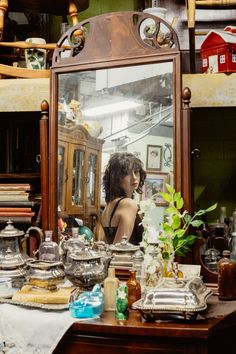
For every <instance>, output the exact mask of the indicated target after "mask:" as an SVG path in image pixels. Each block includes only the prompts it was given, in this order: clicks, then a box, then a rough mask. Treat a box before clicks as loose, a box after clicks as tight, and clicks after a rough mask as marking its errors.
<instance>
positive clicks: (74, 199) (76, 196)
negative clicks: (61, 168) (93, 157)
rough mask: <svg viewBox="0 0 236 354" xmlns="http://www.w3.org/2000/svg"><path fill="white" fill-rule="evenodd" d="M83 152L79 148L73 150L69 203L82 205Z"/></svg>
mask: <svg viewBox="0 0 236 354" xmlns="http://www.w3.org/2000/svg"><path fill="white" fill-rule="evenodd" d="M84 155H85V152H84V151H82V150H80V149H79V148H75V149H74V151H73V166H72V180H71V183H72V193H71V205H73V206H83V205H84V193H83V190H84V158H85V156H84Z"/></svg>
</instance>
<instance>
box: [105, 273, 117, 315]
mask: <svg viewBox="0 0 236 354" xmlns="http://www.w3.org/2000/svg"><path fill="white" fill-rule="evenodd" d="M103 285H104V301H105V304H104V310H105V311H115V308H116V290H117V288H118V287H119V279H118V278H116V276H115V268H109V269H108V276H107V277H106V278H105V279H104V283H103Z"/></svg>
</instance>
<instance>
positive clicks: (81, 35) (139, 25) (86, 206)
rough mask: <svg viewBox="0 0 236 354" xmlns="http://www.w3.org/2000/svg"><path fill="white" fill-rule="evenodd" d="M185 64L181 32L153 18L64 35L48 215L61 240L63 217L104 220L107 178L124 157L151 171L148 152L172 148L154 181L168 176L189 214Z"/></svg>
mask: <svg viewBox="0 0 236 354" xmlns="http://www.w3.org/2000/svg"><path fill="white" fill-rule="evenodd" d="M180 63H181V60H180V49H179V42H178V37H177V35H176V32H175V31H174V30H173V28H172V27H171V25H170V24H169V23H168V22H166V21H164V20H163V19H161V18H159V17H157V16H153V15H150V14H146V13H141V12H133V11H125V12H114V13H108V14H103V15H99V16H95V17H92V18H89V19H87V20H84V21H82V22H81V23H78V24H77V25H75V26H73V27H71V28H70V29H68V31H67V32H65V33H64V34H63V35H62V37H61V38H60V40H59V41H58V43H57V46H56V48H55V50H54V54H53V59H52V67H51V80H50V82H51V90H50V93H51V97H50V107H51V109H50V119H49V123H50V127H49V196H48V205H49V208H48V210H49V228H50V229H52V230H54V235H55V239H56V236H58V235H57V233H58V229H57V225H58V218H59V217H60V216H63V215H64V214H65V215H71V216H75V217H78V215H80V216H81V218H82V217H84V216H85V214H87V216H85V217H87V218H88V215H89V213H95V214H96V216H98V217H99V214H98V213H99V210H98V209H99V203H103V201H104V197H103V196H102V187H101V180H102V174H103V171H104V167H105V166H106V163H107V161H108V160H109V157H110V156H111V154H112V153H114V152H117V151H118V152H120V151H128V152H131V153H135V154H136V155H137V156H139V157H140V158H141V159H142V161H143V162H144V166H145V167H146V155H147V154H146V152H147V146H148V145H150V144H151V145H157V146H158V145H160V144H163V146H164V144H165V143H166V142H168V144H170V146H171V147H172V149H173V150H172V153H173V159H172V164H171V166H170V167H169V170H167V169H166V170H162V171H157V173H156V175H154V182H155V181H156V180H155V179H157V182H158V172H161V173H166V174H169V175H170V176H171V181H172V182H173V184H174V186H175V188H176V190H178V191H181V192H182V195H183V197H184V200H185V205H186V208H187V209H189V205H190V201H191V198H190V187H189V186H190V183H189V178H190V174H189V173H188V171H189V169H188V163H189V159H190V153H189V149H190V146H189V135H188V129H189V125H188V113H187V108H186V107H187V104H186V102H187V101H188V97H187V96H188V95H185V99H184V102H185V103H184V105H183V106H182V87H181V85H182V82H181V64H180ZM84 128H85V129H84ZM100 128H101V129H100ZM163 166H164V164H163ZM148 173H150V176H151V177H152V173H153V171H148ZM183 176H184V178H183ZM98 194H99V195H100V200H99V195H98ZM96 198H98V199H96ZM158 208H159V210H160V211H161V212H162V210H163V208H161V207H160V206H158ZM56 240H57V239H56Z"/></svg>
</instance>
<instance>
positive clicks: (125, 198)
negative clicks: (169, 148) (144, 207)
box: [102, 153, 146, 244]
mask: <svg viewBox="0 0 236 354" xmlns="http://www.w3.org/2000/svg"><path fill="white" fill-rule="evenodd" d="M142 166H143V164H142V162H141V161H140V160H139V159H138V158H137V157H136V156H134V155H133V154H131V153H115V154H113V155H112V157H111V158H110V160H109V162H108V165H107V167H106V170H105V173H104V177H103V186H104V191H105V200H106V203H107V204H106V207H105V209H104V211H103V214H102V225H103V229H104V232H105V236H106V241H107V242H108V243H117V242H120V241H121V238H122V236H124V235H126V236H127V237H128V238H129V242H131V243H133V244H138V243H139V242H141V240H142V233H143V227H142V225H140V222H141V219H140V217H139V215H138V214H137V212H138V205H137V203H136V202H135V201H134V200H133V199H132V197H133V193H134V191H136V192H137V193H140V194H141V193H142V186H143V183H144V180H145V177H146V172H145V171H144V170H143V167H142Z"/></svg>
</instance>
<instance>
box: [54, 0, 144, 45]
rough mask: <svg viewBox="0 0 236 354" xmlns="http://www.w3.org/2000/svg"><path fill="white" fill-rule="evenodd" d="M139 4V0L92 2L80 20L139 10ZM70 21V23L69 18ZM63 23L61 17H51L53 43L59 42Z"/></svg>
mask: <svg viewBox="0 0 236 354" xmlns="http://www.w3.org/2000/svg"><path fill="white" fill-rule="evenodd" d="M138 3H139V1H138V0H115V1H114V0H90V2H89V7H88V9H87V10H85V11H82V12H80V13H79V15H78V20H79V21H83V20H85V19H87V18H89V17H93V16H96V15H101V14H103V13H108V12H116V11H130V10H137V9H138ZM68 21H70V17H69V16H68ZM61 23H62V17H61V16H51V17H50V26H49V28H50V41H51V42H57V41H58V40H59V38H60V24H61Z"/></svg>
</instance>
